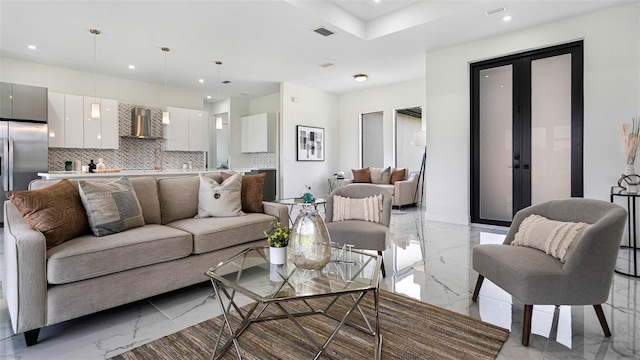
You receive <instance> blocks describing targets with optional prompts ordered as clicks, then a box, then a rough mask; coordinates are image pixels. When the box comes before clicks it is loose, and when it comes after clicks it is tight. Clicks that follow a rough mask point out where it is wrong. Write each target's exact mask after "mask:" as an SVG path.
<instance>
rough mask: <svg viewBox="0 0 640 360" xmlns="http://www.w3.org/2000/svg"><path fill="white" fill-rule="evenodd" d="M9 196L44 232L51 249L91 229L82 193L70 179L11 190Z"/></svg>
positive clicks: (26, 219)
mask: <svg viewBox="0 0 640 360" xmlns="http://www.w3.org/2000/svg"><path fill="white" fill-rule="evenodd" d="M7 198H8V199H9V200H10V201H11V203H12V204H13V205H15V207H16V208H17V209H18V211H19V212H20V214H22V217H24V220H25V221H26V222H27V224H29V225H30V226H31V227H32V228H34V229H36V230H38V231H40V232H41V233H43V234H44V237H45V238H46V240H47V249H50V248H52V247H54V246H56V245H59V244H62V243H63V242H65V241H67V240H70V239H73V238H75V237H77V236H80V235H82V234H86V233H88V232H89V222H88V220H87V215H86V214H85V211H84V207H83V206H82V200H81V199H80V194H78V190H76V188H75V187H74V186H73V185H72V184H71V182H69V180H67V179H64V180H62V181H60V182H58V183H56V184H54V185H51V186H49V187H46V188H44V189H38V190H25V191H15V192H9V193H7Z"/></svg>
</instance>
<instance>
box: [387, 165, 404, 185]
mask: <svg viewBox="0 0 640 360" xmlns="http://www.w3.org/2000/svg"><path fill="white" fill-rule="evenodd" d="M406 176H407V169H406V168H396V169H393V173H391V181H390V182H391V183H392V184H394V183H395V182H396V181H400V180H404V178H405V177H406Z"/></svg>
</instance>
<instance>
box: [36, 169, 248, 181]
mask: <svg viewBox="0 0 640 360" xmlns="http://www.w3.org/2000/svg"><path fill="white" fill-rule="evenodd" d="M221 171H225V172H226V171H228V172H238V173H241V174H245V173H249V172H250V171H251V169H224V170H219V169H191V170H182V169H164V170H145V169H142V170H121V171H118V172H112V171H110V172H93V173H89V172H83V171H51V172H46V173H38V176H40V177H41V178H42V179H77V178H90V177H96V178H98V177H121V176H127V177H137V176H157V177H167V176H185V175H197V174H199V173H203V174H205V173H212V172H221Z"/></svg>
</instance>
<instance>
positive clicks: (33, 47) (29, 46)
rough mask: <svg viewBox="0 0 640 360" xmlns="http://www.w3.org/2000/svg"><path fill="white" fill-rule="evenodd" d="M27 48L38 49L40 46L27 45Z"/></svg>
mask: <svg viewBox="0 0 640 360" xmlns="http://www.w3.org/2000/svg"><path fill="white" fill-rule="evenodd" d="M27 48H28V49H29V50H35V49H37V48H38V47H37V46H35V45H27Z"/></svg>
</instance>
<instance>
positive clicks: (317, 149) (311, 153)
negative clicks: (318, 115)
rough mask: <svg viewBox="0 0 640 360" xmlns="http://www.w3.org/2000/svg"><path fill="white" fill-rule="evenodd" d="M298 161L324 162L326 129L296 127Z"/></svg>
mask: <svg viewBox="0 0 640 360" xmlns="http://www.w3.org/2000/svg"><path fill="white" fill-rule="evenodd" d="M296 149H297V151H296V154H297V156H296V160H297V161H324V128H320V127H313V126H305V125H296Z"/></svg>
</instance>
